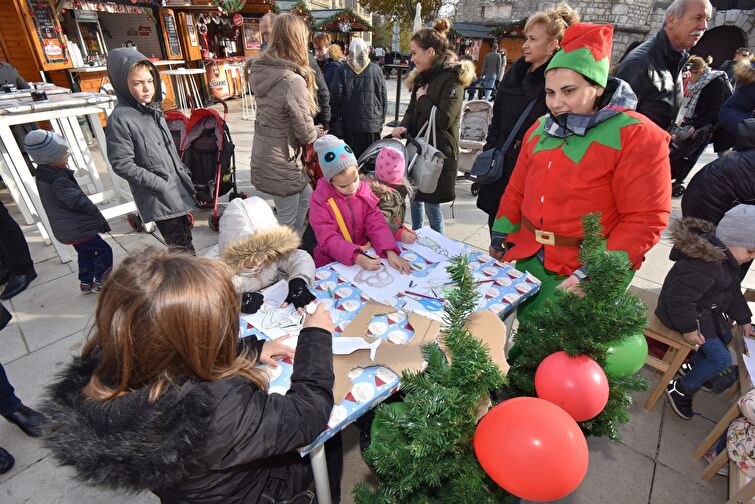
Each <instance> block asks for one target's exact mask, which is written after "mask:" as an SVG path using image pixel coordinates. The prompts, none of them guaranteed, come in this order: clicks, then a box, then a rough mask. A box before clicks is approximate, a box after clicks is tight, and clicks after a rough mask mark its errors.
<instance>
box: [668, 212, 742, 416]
mask: <svg viewBox="0 0 755 504" xmlns="http://www.w3.org/2000/svg"><path fill="white" fill-rule="evenodd" d="M753 229H755V206H753V205H738V206H736V207H734V208H732V209H731V210H729V211H728V212H726V214H725V215H724V217H723V218H722V219H721V222H719V224H718V227H716V226H714V225H713V224H712V223H710V222H708V221H704V220H701V219H695V218H685V219H682V220H677V221H675V222H674V223H673V224H672V226H671V232H672V236H673V240H674V248H673V249H672V251H671V260H672V261H675V264H674V266H673V267H672V268H671V270H670V271H669V272H668V274H667V275H666V279H665V280H664V282H663V288H662V289H661V295H660V297H659V299H658V307H657V308H656V310H655V314H656V315H657V316H658V318H659V319H660V320H661V322H663V323H664V324H665V325H666V326H668V327H670V328H672V329H674V330H676V331H679V332H681V333H682V334H683V335H684V339H685V341H687V342H688V343H689V344H691V345H699V349H698V351H697V352H696V353H695V355H694V356H693V357H692V360H691V361H690V362H689V364H684V365H683V366H682V368H681V369H680V374H682V375H683V376H682V377H681V378H676V379H674V380H671V382H669V384H668V386H667V388H666V396H667V397H668V400H669V402H670V404H671V407H672V408H673V409H674V411H675V412H676V413H677V414H678V415H679V416H680V417H681V418H683V419H685V420H691V419H692V417H693V415H694V413H693V411H692V400H693V398H694V395H695V393H696V392H697V391H698V390H699V389H700V388H701V387H702V386H703V384H704V383H705V382H707V381H709V380H711V379H712V378H715V377H716V376H717V375H718V374H719V373H722V372H724V371H726V370H727V369H728V368H729V367H730V366H731V355H730V354H729V350H728V348H727V345H728V343H729V342H730V341H731V337H732V336H731V331H730V328H731V321H732V320H733V321H735V322H736V323H737V325H738V326H739V328H740V330H741V331H742V332H743V334H744V335H746V336H747V335H752V325H751V323H750V320H751V317H752V313H751V312H750V309H749V308H748V306H747V301H745V298H744V295H743V294H742V290H741V276H740V273H739V271H740V266H741V265H742V264H744V263H746V262H747V261H751V260H752V259H753V258H755V233H753Z"/></svg>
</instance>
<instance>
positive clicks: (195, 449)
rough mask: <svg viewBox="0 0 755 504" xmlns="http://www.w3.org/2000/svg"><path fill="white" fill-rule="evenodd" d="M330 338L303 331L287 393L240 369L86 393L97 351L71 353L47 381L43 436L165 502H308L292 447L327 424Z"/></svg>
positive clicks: (305, 468)
mask: <svg viewBox="0 0 755 504" xmlns="http://www.w3.org/2000/svg"><path fill="white" fill-rule="evenodd" d="M245 340H254V338H245ZM331 341H332V336H331V334H330V333H329V332H328V331H325V330H323V329H318V328H312V327H308V328H305V329H303V330H302V332H301V335H300V338H299V341H298V344H297V346H296V360H295V361H294V370H293V374H292V376H291V388H289V390H288V393H286V395H281V394H268V393H267V390H260V389H259V388H257V387H256V386H255V385H253V384H252V383H251V382H249V381H247V380H245V379H243V378H241V377H239V376H235V377H231V378H225V379H222V380H218V381H201V380H189V379H187V378H185V377H181V376H176V377H175V379H174V380H173V381H172V383H171V384H170V385H168V386H166V388H165V390H164V391H163V393H162V395H161V396H160V397H159V399H157V400H156V401H154V402H153V401H150V400H148V396H149V392H150V390H149V388H148V387H142V388H139V389H137V390H134V391H131V392H129V393H128V394H127V395H124V396H121V397H117V398H115V399H112V400H110V401H104V402H100V401H96V400H91V401H90V400H86V399H85V398H84V396H83V389H84V387H85V386H86V384H87V383H88V382H89V380H90V378H91V377H92V374H93V373H94V372H95V369H96V366H97V364H98V359H97V356H96V352H95V355H93V356H91V357H90V358H88V359H86V360H82V359H79V358H76V359H74V361H73V363H71V364H68V365H66V366H65V368H64V369H63V372H62V374H61V375H60V376H59V378H58V379H57V381H56V382H55V383H54V384H53V385H52V386H50V388H49V390H48V397H47V400H46V403H45V406H44V408H43V410H44V411H45V413H46V415H47V418H48V422H47V423H46V424H45V426H44V437H45V445H46V446H47V447H48V448H49V449H50V450H51V451H52V453H53V455H54V456H55V457H56V458H57V459H58V461H59V462H60V463H61V464H63V465H67V466H73V468H74V469H75V470H76V472H77V474H78V476H79V478H80V479H82V480H84V481H87V482H88V483H90V484H93V485H97V486H99V487H106V488H112V489H116V490H120V491H125V492H139V491H142V490H151V491H152V492H154V493H155V494H157V496H158V497H159V498H160V501H161V502H163V503H171V504H189V503H192V504H258V503H273V502H277V503H283V502H287V503H292V504H305V503H309V501H310V499H309V498H307V495H306V490H307V488H308V487H309V486H310V485H311V483H312V471H311V469H310V463H309V460H308V459H307V458H302V457H301V456H299V454H298V453H296V451H295V450H296V449H297V448H300V447H302V446H306V445H307V444H309V443H311V442H312V441H313V440H314V439H315V437H317V435H318V434H320V433H321V432H322V431H323V429H324V428H325V425H326V424H327V422H328V416H329V415H330V410H331V409H332V408H333V392H332V387H333V348H332V343H331ZM256 343H257V342H256V341H251V342H250V344H251V345H252V347H255V346H256V347H257V349H258V348H259V346H258V345H257V344H256ZM251 355H254V353H252V354H251Z"/></svg>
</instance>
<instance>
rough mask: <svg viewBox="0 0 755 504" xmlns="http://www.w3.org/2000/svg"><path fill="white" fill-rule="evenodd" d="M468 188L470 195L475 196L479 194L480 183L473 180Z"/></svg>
mask: <svg viewBox="0 0 755 504" xmlns="http://www.w3.org/2000/svg"><path fill="white" fill-rule="evenodd" d="M469 190H470V191H471V193H472V196H477V195H478V194H480V184H478V183H477V182H473V183H472V187H471V188H470V189H469Z"/></svg>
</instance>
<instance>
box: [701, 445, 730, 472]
mask: <svg viewBox="0 0 755 504" xmlns="http://www.w3.org/2000/svg"><path fill="white" fill-rule="evenodd" d="M703 457H705V461H706V462H707V463H708V464H712V463H713V461H714V460H716V452H714V451H713V450H708V451H707V452H705V455H703ZM716 474H718V475H719V476H728V475H729V464H724V465H723V467H722V468H721V469H719V470H718V471H716Z"/></svg>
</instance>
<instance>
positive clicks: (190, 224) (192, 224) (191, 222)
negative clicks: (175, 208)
mask: <svg viewBox="0 0 755 504" xmlns="http://www.w3.org/2000/svg"><path fill="white" fill-rule="evenodd" d="M186 217H188V218H189V229H191V228H193V227H194V221H195V219H194V214H193V213H192V212H189V213H187V214H186Z"/></svg>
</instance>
